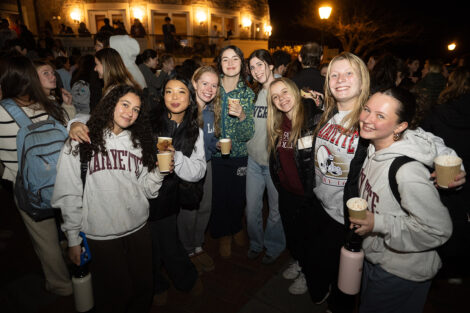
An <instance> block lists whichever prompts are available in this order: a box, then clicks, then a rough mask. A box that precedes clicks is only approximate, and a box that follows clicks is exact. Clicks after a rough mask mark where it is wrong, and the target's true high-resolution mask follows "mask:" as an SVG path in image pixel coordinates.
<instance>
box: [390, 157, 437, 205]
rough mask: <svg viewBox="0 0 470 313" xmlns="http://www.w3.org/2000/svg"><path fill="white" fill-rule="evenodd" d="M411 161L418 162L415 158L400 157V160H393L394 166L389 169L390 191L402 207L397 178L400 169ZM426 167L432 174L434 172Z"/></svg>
mask: <svg viewBox="0 0 470 313" xmlns="http://www.w3.org/2000/svg"><path fill="white" fill-rule="evenodd" d="M411 161H416V160H415V159H413V158H410V157H407V156H405V155H403V156H400V157H398V158H395V160H393V162H392V164H391V165H390V168H389V169H388V183H389V185H390V189H391V190H392V193H393V196H394V197H395V199H396V200H397V201H398V204H399V205H400V206H401V197H400V193H399V192H398V184H397V177H396V176H397V172H398V170H399V169H400V167H401V166H402V165H405V164H406V163H408V162H411ZM425 166H426V168H427V169H429V171H430V172H432V169H431V168H430V167H429V166H427V165H425ZM402 208H403V207H402Z"/></svg>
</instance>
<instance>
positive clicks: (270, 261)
mask: <svg viewBox="0 0 470 313" xmlns="http://www.w3.org/2000/svg"><path fill="white" fill-rule="evenodd" d="M276 260H277V258H275V257H272V256H270V255H267V254H265V255H264V257H263V259H262V260H261V263H263V264H265V265H269V264H273V263H274V262H276Z"/></svg>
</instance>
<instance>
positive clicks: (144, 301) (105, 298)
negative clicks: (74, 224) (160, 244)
mask: <svg viewBox="0 0 470 313" xmlns="http://www.w3.org/2000/svg"><path fill="white" fill-rule="evenodd" d="M87 241H88V246H89V247H90V253H91V256H92V260H91V262H90V272H91V280H92V284H93V293H94V300H95V310H96V312H100V313H101V312H106V313H107V312H110V313H111V312H113V313H115V312H129V313H130V312H136V313H137V312H148V311H149V310H150V305H151V303H152V245H151V240H150V232H149V227H148V225H145V226H144V227H142V228H141V229H139V230H138V231H136V232H134V233H132V234H130V235H127V236H124V237H121V238H116V239H111V240H92V239H89V238H88V239H87Z"/></svg>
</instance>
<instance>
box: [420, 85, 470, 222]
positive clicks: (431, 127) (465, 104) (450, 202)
mask: <svg viewBox="0 0 470 313" xmlns="http://www.w3.org/2000/svg"><path fill="white" fill-rule="evenodd" d="M420 126H421V127H422V128H423V129H424V130H426V131H429V132H432V133H433V134H434V135H436V136H439V137H441V138H442V139H443V140H444V142H445V144H446V146H448V147H450V148H452V149H454V150H455V152H457V155H458V156H459V157H461V158H462V160H463V164H464V167H465V169H466V171H467V172H468V169H469V168H470V147H469V145H468V138H469V137H470V93H467V94H465V95H462V96H461V97H459V98H458V99H455V100H452V101H450V102H447V103H445V104H442V105H439V106H437V107H435V108H433V109H431V112H429V113H428V115H427V116H426V117H425V118H424V120H423V121H422V123H421V125H420ZM439 194H440V196H441V201H442V203H444V205H445V206H446V207H447V208H448V209H449V213H450V216H451V217H452V220H454V221H466V220H467V218H468V217H467V214H469V215H470V180H469V179H468V178H467V181H466V183H465V184H464V185H463V188H460V189H459V188H457V189H449V190H443V189H439Z"/></svg>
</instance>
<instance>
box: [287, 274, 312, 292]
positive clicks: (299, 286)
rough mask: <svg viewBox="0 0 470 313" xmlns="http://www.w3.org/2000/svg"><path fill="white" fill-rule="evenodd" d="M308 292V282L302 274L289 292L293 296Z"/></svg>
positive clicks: (290, 287)
mask: <svg viewBox="0 0 470 313" xmlns="http://www.w3.org/2000/svg"><path fill="white" fill-rule="evenodd" d="M307 291H308V287H307V281H306V280H305V276H304V274H303V273H302V272H301V273H300V274H299V277H297V278H296V279H295V280H294V282H293V283H292V285H290V286H289V292H290V294H292V295H303V294H304V293H306V292H307Z"/></svg>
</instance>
